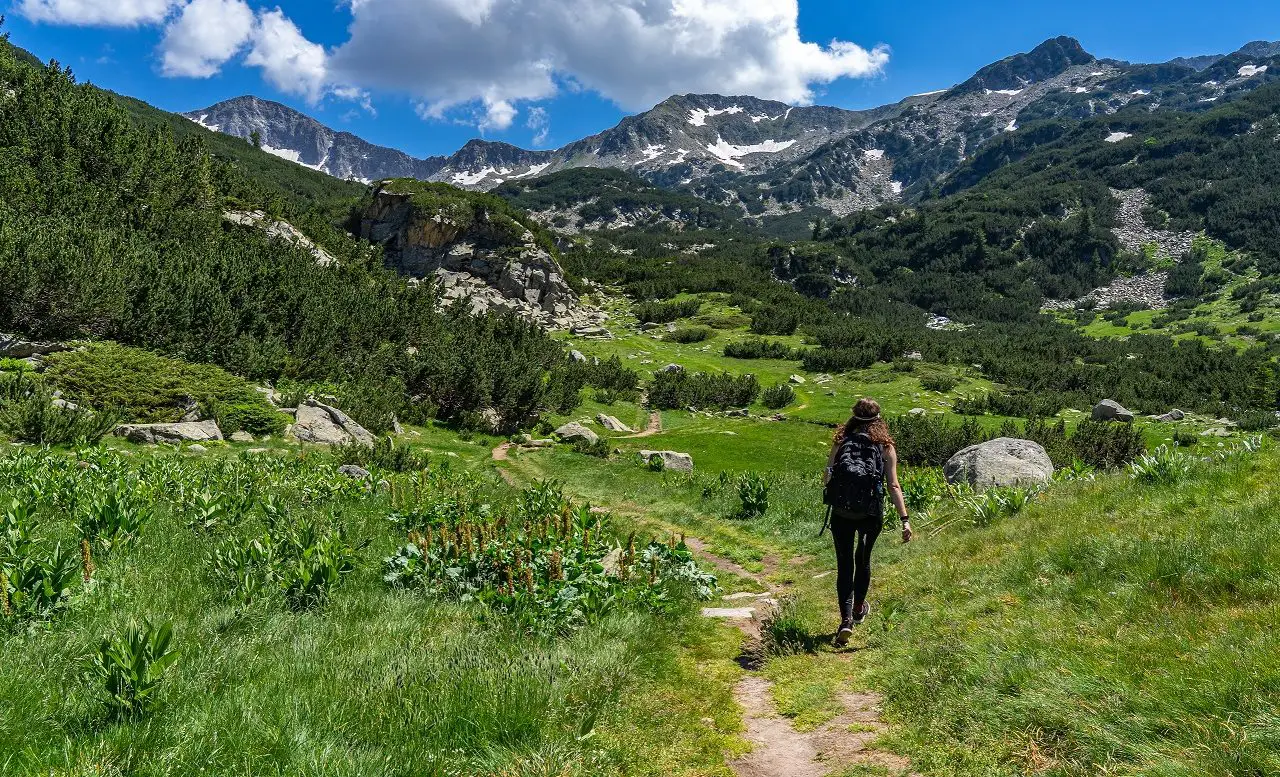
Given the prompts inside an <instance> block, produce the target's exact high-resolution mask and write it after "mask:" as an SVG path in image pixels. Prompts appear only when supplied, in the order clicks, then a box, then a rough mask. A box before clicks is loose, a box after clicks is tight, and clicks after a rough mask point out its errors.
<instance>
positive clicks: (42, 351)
mask: <svg viewBox="0 0 1280 777" xmlns="http://www.w3.org/2000/svg"><path fill="white" fill-rule="evenodd" d="M69 350H71V346H69V345H66V344H64V343H41V342H37V341H35V340H27V339H25V338H22V337H19V336H17V335H6V334H0V357H2V358H6V359H28V358H30V357H32V356H46V355H48V354H51V353H61V352H62V351H69Z"/></svg>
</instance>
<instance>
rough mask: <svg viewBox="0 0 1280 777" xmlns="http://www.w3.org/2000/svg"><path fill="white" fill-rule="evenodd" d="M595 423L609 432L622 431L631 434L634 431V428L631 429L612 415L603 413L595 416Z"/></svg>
mask: <svg viewBox="0 0 1280 777" xmlns="http://www.w3.org/2000/svg"><path fill="white" fill-rule="evenodd" d="M596 423H598V424H600V425H601V426H603V427H604V428H606V429H608V430H609V431H611V432H623V433H625V434H633V433H634V432H635V429H632V428H631V427H630V426H627V425H626V424H624V423H622V422H621V421H619V420H618V419H616V418H614V417H613V416H611V415H605V414H604V413H601V414H599V415H597V416H596Z"/></svg>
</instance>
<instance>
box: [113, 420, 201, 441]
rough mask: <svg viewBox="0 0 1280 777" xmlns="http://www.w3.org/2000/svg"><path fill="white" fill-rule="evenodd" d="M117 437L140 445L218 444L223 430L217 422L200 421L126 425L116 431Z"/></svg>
mask: <svg viewBox="0 0 1280 777" xmlns="http://www.w3.org/2000/svg"><path fill="white" fill-rule="evenodd" d="M115 435H116V436H117V437H123V438H125V439H126V440H128V441H129V442H135V443H138V444H140V445H158V444H160V443H168V444H170V445H172V444H176V443H181V442H217V441H221V440H222V430H221V429H219V428H218V423H217V422H216V421H198V422H194V423H178V424H125V425H124V426H121V427H118V428H117V429H116V431H115Z"/></svg>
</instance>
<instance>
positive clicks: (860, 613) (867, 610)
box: [853, 602, 871, 626]
mask: <svg viewBox="0 0 1280 777" xmlns="http://www.w3.org/2000/svg"><path fill="white" fill-rule="evenodd" d="M870 614H871V602H863V603H862V606H861V607H855V608H853V623H854V625H856V626H860V625H862V622H863V621H865V620H866V619H867V616H868V615H870Z"/></svg>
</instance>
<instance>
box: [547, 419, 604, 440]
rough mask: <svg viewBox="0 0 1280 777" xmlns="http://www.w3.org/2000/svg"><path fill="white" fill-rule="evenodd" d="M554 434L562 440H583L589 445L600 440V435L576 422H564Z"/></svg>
mask: <svg viewBox="0 0 1280 777" xmlns="http://www.w3.org/2000/svg"><path fill="white" fill-rule="evenodd" d="M554 434H555V436H556V437H558V438H560V439H561V440H563V441H564V442H585V443H588V444H589V445H595V444H596V443H598V442H600V435H598V434H596V433H595V432H593V431H591V430H590V429H588V428H587V427H585V426H583V425H582V424H580V423H577V422H574V423H568V424H565V425H564V426H562V427H560V428H559V429H557V430H555V433H554Z"/></svg>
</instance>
